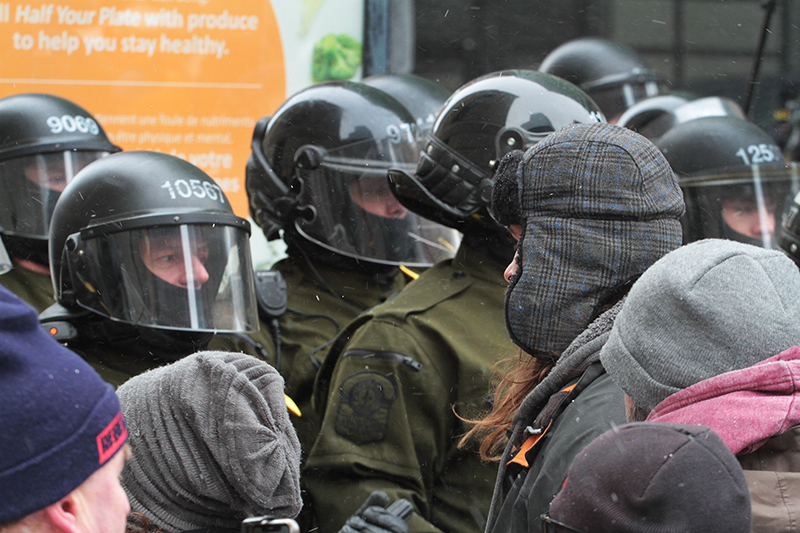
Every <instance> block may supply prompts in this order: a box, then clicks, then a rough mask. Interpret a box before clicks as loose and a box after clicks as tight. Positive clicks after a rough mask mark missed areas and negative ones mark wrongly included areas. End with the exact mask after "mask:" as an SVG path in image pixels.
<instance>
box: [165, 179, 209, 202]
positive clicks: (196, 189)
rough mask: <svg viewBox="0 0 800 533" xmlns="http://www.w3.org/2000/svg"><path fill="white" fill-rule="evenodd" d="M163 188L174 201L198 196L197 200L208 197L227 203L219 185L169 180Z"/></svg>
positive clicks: (197, 181)
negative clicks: (179, 198)
mask: <svg viewBox="0 0 800 533" xmlns="http://www.w3.org/2000/svg"><path fill="white" fill-rule="evenodd" d="M161 188H162V189H166V190H167V191H168V192H169V197H170V198H172V199H173V200H175V199H177V198H178V196H180V197H181V198H191V197H192V196H196V197H197V198H205V197H208V198H210V199H211V200H219V201H220V203H222V204H224V203H225V195H224V194H222V189H221V188H220V187H219V185H217V184H216V183H211V182H210V181H200V180H188V181H187V180H175V182H174V183H173V182H171V181H169V180H167V181H165V182H164V184H163V185H162V186H161Z"/></svg>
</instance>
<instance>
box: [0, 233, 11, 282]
mask: <svg viewBox="0 0 800 533" xmlns="http://www.w3.org/2000/svg"><path fill="white" fill-rule="evenodd" d="M9 270H11V258H10V257H8V252H7V251H6V247H5V245H4V244H3V240H2V239H0V275H3V274H5V273H6V272H8V271H9Z"/></svg>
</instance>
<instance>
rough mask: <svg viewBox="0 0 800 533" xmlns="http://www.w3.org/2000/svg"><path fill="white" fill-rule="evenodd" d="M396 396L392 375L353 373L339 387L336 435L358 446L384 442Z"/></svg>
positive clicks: (366, 372) (369, 372) (368, 372)
mask: <svg viewBox="0 0 800 533" xmlns="http://www.w3.org/2000/svg"><path fill="white" fill-rule="evenodd" d="M396 396H397V388H396V387H395V384H394V380H393V379H392V378H391V376H389V375H386V374H381V373H380V372H373V371H363V372H356V373H355V374H351V375H350V376H348V377H347V379H345V380H344V381H343V382H342V385H341V387H339V409H338V412H337V413H336V424H335V426H334V429H335V431H336V433H338V434H339V435H341V436H342V437H344V438H346V439H347V440H350V441H352V442H354V443H356V444H369V443H371V442H380V441H382V440H384V439H385V438H386V433H387V430H388V428H389V411H390V410H391V408H392V403H394V400H395V398H396Z"/></svg>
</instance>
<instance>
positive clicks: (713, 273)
mask: <svg viewBox="0 0 800 533" xmlns="http://www.w3.org/2000/svg"><path fill="white" fill-rule="evenodd" d="M799 295H800V270H798V268H797V265H795V264H794V262H793V261H792V260H791V259H789V258H788V257H786V256H785V255H784V254H782V253H781V252H778V251H775V250H765V249H763V248H759V247H756V246H751V245H748V244H743V243H739V242H734V241H728V240H721V239H706V240H703V241H697V242H694V243H691V244H687V245H686V246H684V247H682V248H679V249H678V250H676V251H674V252H672V253H670V254H668V255H666V256H664V258H663V259H661V260H660V261H658V262H657V263H656V264H655V265H653V266H652V267H651V268H650V269H649V270H648V271H647V272H645V273H644V275H643V276H642V277H641V278H640V279H639V281H637V282H636V283H635V284H634V286H633V288H632V289H631V291H630V293H629V294H628V298H627V300H626V301H625V304H624V305H623V307H622V310H621V311H620V313H619V315H618V316H617V319H616V321H615V322H614V328H613V329H612V330H611V335H610V336H609V339H608V342H606V344H605V346H603V349H602V351H601V354H600V360H601V361H602V362H603V366H605V368H606V370H607V371H608V373H609V374H611V377H613V378H614V381H616V382H617V384H618V385H619V386H620V387H621V388H622V390H624V391H625V393H626V394H627V395H628V396H630V397H631V399H632V400H633V401H634V403H636V405H637V406H639V407H640V408H643V409H646V410H647V411H652V410H653V408H655V406H656V405H658V404H659V403H661V402H662V401H663V400H664V399H666V398H667V397H668V396H670V395H672V394H674V393H676V392H678V391H680V390H682V389H685V388H686V387H689V386H690V385H693V384H695V383H698V382H700V381H703V380H705V379H708V378H711V377H714V376H717V375H719V374H723V373H725V372H730V371H733V370H739V369H742V368H747V367H750V366H752V365H754V364H756V363H758V362H760V361H763V360H764V359H767V358H769V357H772V356H773V355H776V354H778V353H780V352H782V351H784V350H786V349H788V348H791V347H792V346H795V345H798V344H800V297H799Z"/></svg>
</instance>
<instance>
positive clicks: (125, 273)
mask: <svg viewBox="0 0 800 533" xmlns="http://www.w3.org/2000/svg"><path fill="white" fill-rule="evenodd" d="M249 235H250V225H249V223H248V222H247V221H246V220H244V219H242V218H240V217H237V216H236V215H234V213H233V211H232V209H231V206H230V204H229V203H228V199H227V198H226V197H225V195H224V194H223V192H222V190H221V189H220V187H219V186H218V185H217V184H216V183H215V182H214V180H212V179H211V178H210V177H209V176H208V175H207V174H206V173H205V172H203V171H202V170H200V169H199V168H197V167H195V166H194V165H192V164H190V163H188V162H186V161H184V160H182V159H179V158H177V157H173V156H170V155H167V154H163V153H158V152H140V151H136V152H123V153H119V154H114V155H111V156H109V157H107V158H104V159H102V160H100V161H97V162H96V163H93V164H92V165H90V166H89V167H87V168H85V169H84V170H82V171H81V172H79V173H78V175H77V176H75V179H74V180H73V181H72V182H70V183H69V184H68V185H67V187H66V189H64V192H63V194H62V195H61V198H59V200H58V203H57V204H56V207H55V211H54V212H53V223H52V225H51V229H50V269H51V276H52V279H53V286H54V287H55V290H56V294H55V296H56V300H57V302H58V304H57V305H61V306H63V307H65V308H67V309H83V310H87V311H89V312H91V313H92V314H93V315H95V316H100V317H102V318H103V319H107V320H104V321H103V322H104V323H106V324H109V325H117V327H118V326H119V325H120V324H121V325H123V326H126V327H128V329H130V327H135V330H136V331H137V332H139V333H140V335H141V337H142V340H144V341H147V342H151V341H152V340H153V339H156V342H152V344H157V343H158V342H160V341H161V339H163V338H167V337H169V336H168V335H167V336H166V337H165V336H164V335H163V332H168V333H174V334H175V335H181V334H183V333H194V334H197V333H205V334H207V335H200V336H199V338H204V339H205V342H206V343H207V342H208V340H210V334H211V333H213V332H217V331H227V332H242V331H255V330H257V329H258V325H257V324H258V317H257V307H256V300H255V292H254V288H253V287H254V286H253V277H252V267H251V258H250V246H249V240H248V239H249ZM120 329H125V328H120ZM158 332H161V333H162V334H161V335H159V334H158ZM182 338H185V337H182ZM196 344H197V343H195V347H197V346H196ZM201 347H202V346H201ZM182 355H185V353H184V354H182Z"/></svg>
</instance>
